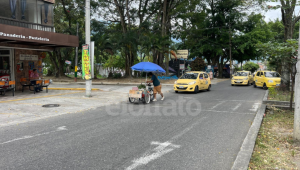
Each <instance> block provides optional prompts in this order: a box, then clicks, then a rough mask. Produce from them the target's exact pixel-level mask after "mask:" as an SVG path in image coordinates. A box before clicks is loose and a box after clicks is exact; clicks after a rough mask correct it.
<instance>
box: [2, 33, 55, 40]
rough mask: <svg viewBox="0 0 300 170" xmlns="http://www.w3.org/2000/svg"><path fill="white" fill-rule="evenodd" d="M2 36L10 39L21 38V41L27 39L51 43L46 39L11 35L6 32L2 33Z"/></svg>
mask: <svg viewBox="0 0 300 170" xmlns="http://www.w3.org/2000/svg"><path fill="white" fill-rule="evenodd" d="M0 36H2V37H9V38H20V39H27V40H37V41H50V40H49V39H48V38H45V37H35V36H31V35H29V36H25V35H21V34H10V33H6V32H0Z"/></svg>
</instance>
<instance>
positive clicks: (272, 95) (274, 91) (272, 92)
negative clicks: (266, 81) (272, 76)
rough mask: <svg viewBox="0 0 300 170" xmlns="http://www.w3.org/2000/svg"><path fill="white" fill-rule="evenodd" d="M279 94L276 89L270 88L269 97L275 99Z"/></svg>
mask: <svg viewBox="0 0 300 170" xmlns="http://www.w3.org/2000/svg"><path fill="white" fill-rule="evenodd" d="M276 94H277V92H276V90H275V88H274V87H269V95H270V97H272V98H274V97H275V96H276Z"/></svg>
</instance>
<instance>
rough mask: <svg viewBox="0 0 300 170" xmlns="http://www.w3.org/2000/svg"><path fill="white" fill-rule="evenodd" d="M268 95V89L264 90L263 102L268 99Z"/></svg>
mask: <svg viewBox="0 0 300 170" xmlns="http://www.w3.org/2000/svg"><path fill="white" fill-rule="evenodd" d="M268 96H269V90H267V91H266V94H265V96H264V98H263V102H264V101H267V100H268ZM264 104H265V103H264Z"/></svg>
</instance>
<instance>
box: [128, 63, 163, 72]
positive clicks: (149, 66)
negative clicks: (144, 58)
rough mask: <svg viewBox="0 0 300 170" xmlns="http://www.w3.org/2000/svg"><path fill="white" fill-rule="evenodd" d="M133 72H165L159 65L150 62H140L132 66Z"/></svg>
mask: <svg viewBox="0 0 300 170" xmlns="http://www.w3.org/2000/svg"><path fill="white" fill-rule="evenodd" d="M131 69H132V70H133V71H142V72H154V73H165V72H166V71H165V70H164V69H163V68H161V67H160V66H159V65H157V64H154V63H151V62H140V63H137V64H136V65H134V66H132V67H131Z"/></svg>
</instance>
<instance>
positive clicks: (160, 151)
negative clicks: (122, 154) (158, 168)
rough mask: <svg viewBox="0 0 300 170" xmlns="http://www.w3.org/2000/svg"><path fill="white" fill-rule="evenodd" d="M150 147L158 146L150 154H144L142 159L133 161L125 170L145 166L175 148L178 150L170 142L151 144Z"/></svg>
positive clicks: (176, 146) (177, 146)
mask: <svg viewBox="0 0 300 170" xmlns="http://www.w3.org/2000/svg"><path fill="white" fill-rule="evenodd" d="M151 145H158V146H157V147H156V148H154V149H153V150H152V151H151V152H152V153H151V152H150V153H151V154H150V153H145V154H144V155H143V156H142V157H140V158H138V159H135V160H133V161H132V162H133V164H132V165H130V166H129V167H127V168H126V170H132V169H135V168H136V167H138V166H141V165H146V164H148V163H149V162H151V161H153V160H155V159H157V158H159V157H161V156H163V155H164V154H167V153H169V152H171V151H173V150H174V149H175V148H180V146H179V145H173V144H172V143H171V142H168V141H167V142H164V143H160V142H151Z"/></svg>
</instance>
